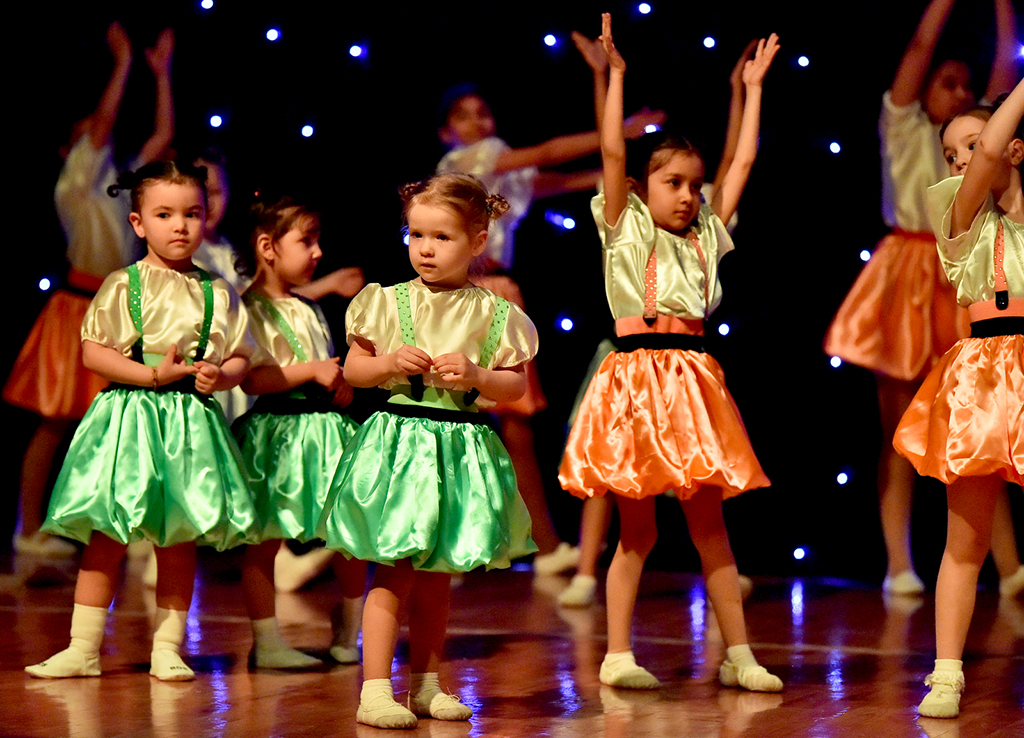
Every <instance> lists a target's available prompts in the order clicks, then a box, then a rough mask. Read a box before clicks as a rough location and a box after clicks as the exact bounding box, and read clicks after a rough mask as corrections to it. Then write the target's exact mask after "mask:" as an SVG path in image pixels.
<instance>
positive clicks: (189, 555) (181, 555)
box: [153, 543, 196, 612]
mask: <svg viewBox="0 0 1024 738" xmlns="http://www.w3.org/2000/svg"><path fill="white" fill-rule="evenodd" d="M153 550H154V552H155V553H156V563H157V571H158V572H159V574H158V576H157V581H156V606H157V607H162V608H164V609H167V610H179V611H181V612H188V609H189V607H191V605H192V590H193V588H194V587H195V581H196V544H195V543H179V544H178V545H177V546H167V547H166V548H160V547H157V548H155V549H153Z"/></svg>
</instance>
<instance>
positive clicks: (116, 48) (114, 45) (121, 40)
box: [107, 21, 132, 61]
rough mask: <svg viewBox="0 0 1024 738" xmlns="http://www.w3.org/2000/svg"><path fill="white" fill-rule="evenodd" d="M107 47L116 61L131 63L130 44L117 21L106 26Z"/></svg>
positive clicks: (122, 27)
mask: <svg viewBox="0 0 1024 738" xmlns="http://www.w3.org/2000/svg"><path fill="white" fill-rule="evenodd" d="M107 46H108V47H109V48H110V53H111V54H113V55H114V59H116V60H117V61H131V58H132V42H131V40H130V39H129V38H128V34H127V33H126V32H125V30H124V26H122V25H121V24H120V23H118V22H117V21H114V22H113V23H111V24H110V25H109V26H107Z"/></svg>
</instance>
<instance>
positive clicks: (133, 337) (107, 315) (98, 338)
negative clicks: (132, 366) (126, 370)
mask: <svg viewBox="0 0 1024 738" xmlns="http://www.w3.org/2000/svg"><path fill="white" fill-rule="evenodd" d="M140 335H141V334H140V333H139V332H138V331H137V330H135V326H134V325H133V324H132V318H131V315H130V314H129V312H128V274H127V273H126V272H125V271H124V270H123V269H119V270H118V271H116V272H113V273H111V274H110V275H109V276H108V277H107V278H106V279H105V280H103V284H102V285H101V286H100V288H99V290H98V291H97V292H96V296H95V297H93V299H92V302H90V303H89V308H88V309H87V310H86V311H85V318H84V319H83V320H82V340H83V341H92V342H94V343H98V344H100V345H101V346H106V347H108V348H113V349H117V350H118V351H120V352H121V353H122V354H124V355H125V356H130V355H131V349H132V344H134V343H135V342H136V341H137V340H138V339H139V336H140Z"/></svg>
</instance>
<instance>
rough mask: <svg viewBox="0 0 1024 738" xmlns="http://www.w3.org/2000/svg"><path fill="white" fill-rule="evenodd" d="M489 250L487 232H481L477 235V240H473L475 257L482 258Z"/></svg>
mask: <svg viewBox="0 0 1024 738" xmlns="http://www.w3.org/2000/svg"><path fill="white" fill-rule="evenodd" d="M486 248H487V231H480V232H479V233H478V234H476V238H475V239H473V249H472V253H473V256H480V254H482V253H483V252H484V249H486Z"/></svg>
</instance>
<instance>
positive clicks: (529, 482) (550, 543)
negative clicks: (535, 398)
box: [499, 414, 562, 554]
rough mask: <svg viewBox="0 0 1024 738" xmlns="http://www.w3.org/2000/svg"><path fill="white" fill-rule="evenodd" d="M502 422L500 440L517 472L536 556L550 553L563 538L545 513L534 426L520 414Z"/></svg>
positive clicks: (548, 514) (501, 418)
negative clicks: (528, 513)
mask: <svg viewBox="0 0 1024 738" xmlns="http://www.w3.org/2000/svg"><path fill="white" fill-rule="evenodd" d="M499 417H500V420H501V440H502V442H503V443H504V444H505V449H506V450H507V451H508V455H509V457H510V458H511V459H512V467H513V468H514V469H515V470H516V481H517V482H518V484H519V494H521V495H522V496H523V501H524V502H525V503H526V509H527V510H529V511H530V520H531V521H532V522H533V540H534V542H535V543H536V544H537V548H538V549H539V550H538V552H537V553H538V554H549V553H551V552H552V551H554V550H555V549H556V548H558V544H559V543H561V542H562V539H561V538H559V537H558V533H556V532H555V526H554V525H553V524H552V522H551V513H550V512H548V501H547V496H546V495H545V493H544V479H543V477H542V475H541V473H540V467H539V466H538V464H537V453H536V451H535V450H534V447H533V427H532V426H531V424H530V419H529V418H527V417H524V416H522V415H515V414H505V415H501V416H499Z"/></svg>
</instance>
